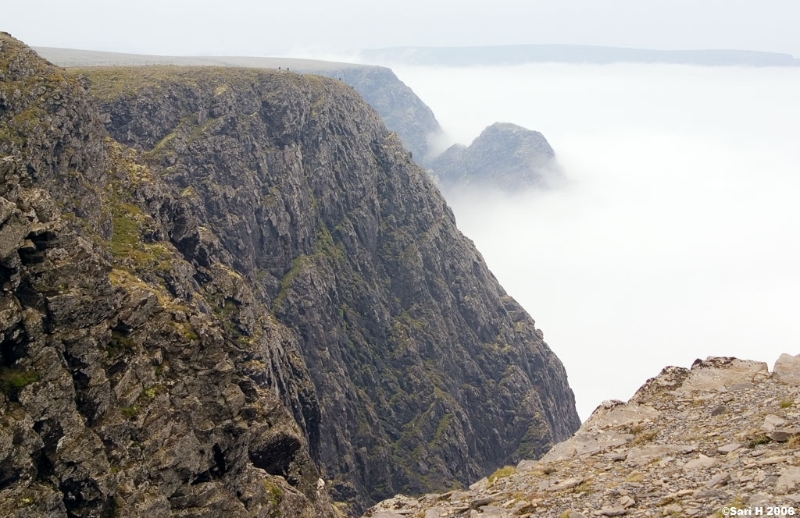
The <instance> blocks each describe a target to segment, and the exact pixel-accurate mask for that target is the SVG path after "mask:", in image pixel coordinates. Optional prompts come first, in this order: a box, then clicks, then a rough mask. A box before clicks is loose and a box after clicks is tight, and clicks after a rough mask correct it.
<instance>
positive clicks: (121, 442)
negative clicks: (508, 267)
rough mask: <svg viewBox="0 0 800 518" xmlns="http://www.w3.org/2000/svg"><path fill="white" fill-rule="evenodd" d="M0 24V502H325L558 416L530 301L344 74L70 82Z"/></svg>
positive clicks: (235, 505)
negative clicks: (6, 444) (519, 298)
mask: <svg viewBox="0 0 800 518" xmlns="http://www.w3.org/2000/svg"><path fill="white" fill-rule="evenodd" d="M2 42H3V48H2V62H0V64H2V68H0V69H1V70H2V71H3V72H2V73H3V77H2V85H3V89H2V97H0V117H2V126H0V146H2V147H0V151H2V154H3V155H6V156H7V157H8V158H6V159H4V162H3V164H4V168H5V169H4V174H5V177H4V178H5V179H4V180H3V182H4V183H3V185H4V187H3V189H4V191H3V192H4V193H5V194H4V197H5V200H7V202H8V204H9V205H8V207H9V216H8V218H7V222H6V223H5V224H4V226H3V227H2V231H1V233H2V234H3V238H2V239H0V243H1V244H3V247H2V250H3V251H4V253H5V254H6V255H4V257H5V259H4V260H3V261H4V262H3V268H4V270H3V272H5V273H4V274H3V275H4V279H7V287H4V289H5V291H4V293H5V294H4V295H3V296H4V297H5V299H4V300H5V302H4V305H5V307H6V308H7V311H6V313H4V315H9V316H7V317H5V320H4V323H3V325H4V329H5V331H4V335H3V336H4V337H6V338H4V341H3V349H2V351H3V356H2V368H3V375H2V376H3V378H2V379H3V380H4V381H3V383H4V385H3V387H4V394H5V395H4V396H3V397H4V398H5V399H3V400H2V404H3V416H2V418H3V419H5V420H6V421H7V426H6V427H3V428H0V433H6V432H5V430H7V429H8V430H19V431H18V432H14V434H12V435H9V434H8V433H6V435H3V436H2V437H3V438H1V439H0V440H3V441H5V440H6V438H8V441H10V443H13V444H15V448H16V449H13V452H14V453H12V454H9V455H7V456H6V457H5V458H3V459H0V498H6V500H7V501H8V502H12V503H13V502H16V503H15V504H14V505H17V506H18V507H19V506H22V505H23V504H20V503H19V502H23V501H24V502H28V500H26V499H27V498H28V497H27V496H23V495H27V494H28V493H26V491H27V492H35V494H36V495H37V496H35V497H31V498H33V502H34V504H35V505H45V504H46V505H49V506H50V507H49V508H48V509H50V508H52V509H63V508H64V507H65V506H66V508H67V511H69V512H70V513H72V514H76V515H81V513H82V514H83V515H86V516H88V515H89V514H90V513H93V512H96V511H97V510H99V509H106V510H108V509H112V510H113V509H127V510H128V511H129V512H145V511H147V510H152V511H153V512H157V511H159V510H161V511H164V510H167V509H171V510H172V512H182V511H186V510H191V512H194V513H196V514H197V515H198V516H199V515H202V513H203V512H206V513H209V514H208V515H209V516H211V515H214V513H215V512H217V513H218V514H217V515H219V513H222V514H226V515H227V514H231V515H235V514H236V513H240V514H251V515H255V514H258V512H262V511H259V510H263V512H264V513H278V512H283V513H284V514H283V516H326V515H328V514H329V513H331V512H332V511H331V508H330V506H329V504H328V500H327V495H326V491H327V490H330V491H331V492H332V495H333V496H334V497H335V498H336V499H337V500H341V501H347V502H350V503H353V504H354V505H355V509H358V508H360V506H361V505H363V504H365V503H368V502H371V501H375V500H379V499H382V498H385V497H388V496H390V495H391V494H394V493H396V492H399V491H405V492H422V491H428V490H431V489H434V488H440V487H444V486H448V485H456V484H465V483H468V482H469V481H471V480H474V479H476V478H479V477H480V476H482V475H483V474H484V470H485V469H491V468H492V467H496V466H498V465H501V464H503V463H507V462H514V461H516V460H518V459H519V458H522V457H530V456H537V455H541V454H543V453H544V452H545V451H547V449H548V448H549V446H550V445H551V444H553V443H554V442H556V441H558V440H561V439H563V438H566V437H567V436H569V434H570V433H571V432H572V431H574V429H576V428H577V426H578V424H579V421H578V417H577V414H576V412H575V409H574V401H573V397H572V393H571V391H570V390H569V387H568V385H567V382H566V375H565V373H564V370H563V367H562V366H561V364H560V362H559V361H558V359H557V358H556V357H555V355H553V353H552V352H551V351H550V349H549V348H548V347H547V345H546V344H545V343H544V342H543V341H542V339H541V332H539V331H538V330H536V329H535V328H534V323H533V320H532V319H531V318H530V317H529V316H528V315H527V314H526V313H525V312H524V310H523V309H522V308H521V307H519V305H518V304H517V303H516V302H515V301H513V300H512V299H511V298H510V297H508V296H507V295H506V294H505V292H504V291H503V290H502V288H501V287H500V286H499V285H498V284H497V281H496V280H495V279H494V277H493V276H492V275H491V273H490V272H489V271H488V269H487V268H486V265H485V263H484V262H483V260H482V258H481V257H480V254H478V252H477V251H476V250H475V248H474V246H473V245H472V243H471V242H469V240H467V239H466V238H464V237H463V236H462V235H461V234H460V233H459V232H458V230H457V229H456V227H455V222H454V219H453V216H452V213H451V212H450V210H449V209H448V208H447V206H446V204H445V202H444V201H443V199H442V198H441V196H440V195H439V193H438V191H437V190H436V189H435V187H433V185H432V184H431V182H430V181H429V179H428V177H427V174H426V173H425V171H423V170H422V169H420V168H419V167H418V166H416V165H415V164H414V163H413V162H412V161H411V160H410V157H409V155H408V153H407V152H406V151H405V150H404V149H403V147H402V146H401V144H400V141H399V139H398V138H397V137H396V136H395V134H393V133H389V132H388V131H387V130H386V129H385V127H384V126H383V124H382V123H381V121H380V118H379V117H378V115H377V114H376V113H375V112H374V111H372V109H371V108H369V107H368V106H367V105H366V104H365V103H364V102H363V101H362V100H361V99H360V97H359V96H358V95H357V94H356V93H355V92H353V90H351V89H350V88H349V87H347V86H346V85H344V84H343V83H342V82H340V81H337V80H329V79H324V78H320V77H316V76H302V75H296V74H294V73H288V72H277V71H275V72H269V71H258V70H243V69H212V68H202V69H188V68H180V67H163V68H158V67H155V68H132V69H86V70H84V71H82V72H81V73H82V74H84V75H85V77H86V79H82V78H81V77H82V76H79V75H70V76H66V75H65V74H64V73H63V72H62V71H60V70H58V69H55V68H53V67H50V66H47V65H46V64H45V63H44V62H42V61H41V60H38V59H37V58H35V56H33V55H31V53H30V52H29V51H27V50H26V49H24V48H23V47H22V46H21V45H20V44H19V43H17V42H15V41H14V40H12V39H10V38H9V37H7V36H4V37H3V39H2ZM20 70H23V72H20ZM83 84H85V85H86V86H88V88H89V92H90V95H87V93H86V92H85V91H84V90H83V88H82V85H83ZM19 92H22V93H19ZM96 107H98V108H96ZM100 121H103V123H104V125H105V129H104V128H103V127H102V125H101V122H100ZM106 131H107V132H108V133H106ZM108 135H110V136H108ZM39 199H43V200H50V201H47V203H44V202H42V203H44V205H42V204H41V203H40V205H41V207H43V208H40V205H35V200H39ZM26 200H34V201H26ZM36 203H38V202H36ZM47 207H50V209H47ZM31 210H33V211H34V212H33V213H32V212H31ZM43 215H44V216H43ZM31 218H33V219H31ZM26 220H27V221H28V223H26ZM34 220H36V221H34ZM34 223H35V225H38V226H31V225H34ZM26 225H28V226H26ZM41 225H45V226H44V227H42V228H44V230H41V229H40V226H41ZM48 225H49V226H48ZM32 228H35V229H36V230H35V232H39V233H38V234H37V233H34V230H31V229H32ZM40 235H41V236H45V237H37V236H40ZM5 243H10V244H9V245H5ZM29 257H32V258H33V259H30V260H29V259H28V258H29ZM9 337H13V338H9ZM45 361H46V362H49V363H42V362H45ZM54 402H58V404H55V403H54ZM9 433H10V432H9ZM11 437H13V439H12V438H11ZM64 445H73V446H70V447H69V448H66V449H65V447H64ZM70 448H72V449H70ZM4 451H6V450H5V449H3V450H0V452H4ZM0 455H2V453H0ZM312 459H313V462H312ZM315 463H316V465H317V466H319V468H320V470H321V476H322V478H324V479H325V480H326V481H327V484H326V485H325V486H324V489H322V487H321V485H322V484H321V483H320V484H319V485H318V476H319V475H320V474H319V473H318V472H317V467H316V466H315ZM17 474H20V475H17ZM56 488H58V489H56ZM31 494H34V493H31ZM75 495H79V496H75ZM20 498H22V500H20ZM15 499H16V500H15ZM34 504H31V505H34ZM25 505H27V504H25ZM59 506H61V507H59ZM215 506H216V507H215ZM201 510H202V511H201ZM21 512H22V511H21ZM159 512H160V511H159ZM187 512H188V511H187Z"/></svg>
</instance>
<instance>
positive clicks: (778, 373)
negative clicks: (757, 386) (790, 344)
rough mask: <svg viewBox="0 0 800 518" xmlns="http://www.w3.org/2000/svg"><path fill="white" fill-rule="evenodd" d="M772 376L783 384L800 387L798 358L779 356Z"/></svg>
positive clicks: (799, 361) (799, 359) (786, 355)
mask: <svg viewBox="0 0 800 518" xmlns="http://www.w3.org/2000/svg"><path fill="white" fill-rule="evenodd" d="M772 375H773V376H774V377H775V378H776V379H777V380H778V381H781V382H783V383H789V384H792V385H800V357H797V356H792V355H790V354H786V353H784V354H781V355H780V357H779V358H778V359H777V360H776V361H775V366H774V367H773V368H772Z"/></svg>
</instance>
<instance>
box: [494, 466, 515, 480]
mask: <svg viewBox="0 0 800 518" xmlns="http://www.w3.org/2000/svg"><path fill="white" fill-rule="evenodd" d="M516 472H517V468H515V467H514V466H503V467H502V468H500V469H498V470H497V471H495V472H494V473H492V474H491V475H489V484H494V483H495V482H496V481H498V480H500V479H502V478H508V477H510V476H511V475H513V474H514V473H516Z"/></svg>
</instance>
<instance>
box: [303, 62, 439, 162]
mask: <svg viewBox="0 0 800 518" xmlns="http://www.w3.org/2000/svg"><path fill="white" fill-rule="evenodd" d="M314 73H320V74H322V75H326V76H328V77H338V78H340V79H341V80H342V81H344V82H345V83H347V84H349V85H350V86H352V87H353V88H354V89H355V91H356V92H358V93H359V94H360V95H361V96H362V97H363V98H364V100H365V101H367V103H369V105H370V106H372V107H373V108H374V109H375V111H377V112H378V113H379V114H380V116H381V118H382V119H383V122H384V124H386V127H387V128H389V129H390V130H392V131H394V132H396V133H397V135H398V136H399V137H400V140H401V141H402V142H403V146H404V147H405V148H406V149H408V150H409V151H411V152H412V153H413V157H414V160H415V161H416V162H417V163H418V164H421V165H423V166H429V165H430V163H431V160H432V159H433V157H432V156H431V155H432V153H433V150H432V149H431V145H430V140H431V139H432V138H435V137H436V136H438V135H440V134H441V133H442V128H441V126H439V121H437V120H436V117H435V116H434V114H433V111H431V109H430V108H429V107H428V106H427V105H426V104H425V103H424V102H423V101H422V99H420V98H419V97H417V94H415V93H414V91H413V90H411V88H409V87H408V86H406V84H405V83H403V82H402V81H400V79H398V77H397V76H396V75H395V73H394V72H392V70H391V69H389V68H385V67H367V66H360V67H344V68H341V69H338V70H334V71H326V70H320V71H318V72H317V71H314Z"/></svg>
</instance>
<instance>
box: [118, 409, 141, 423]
mask: <svg viewBox="0 0 800 518" xmlns="http://www.w3.org/2000/svg"><path fill="white" fill-rule="evenodd" d="M119 413H120V414H122V416H123V417H124V418H125V419H127V420H129V421H133V420H135V419H136V418H137V417H138V416H139V407H138V406H136V405H131V406H121V407H119Z"/></svg>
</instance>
